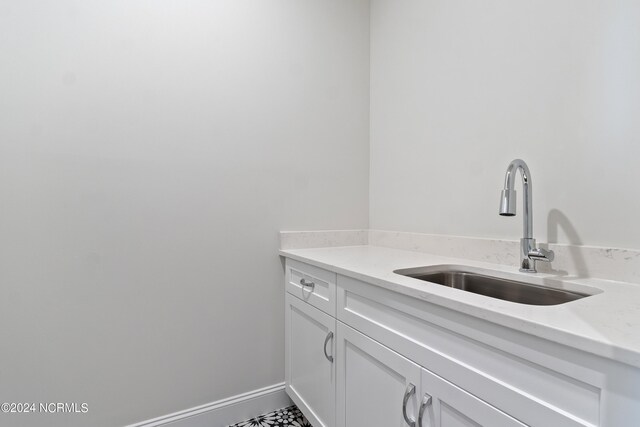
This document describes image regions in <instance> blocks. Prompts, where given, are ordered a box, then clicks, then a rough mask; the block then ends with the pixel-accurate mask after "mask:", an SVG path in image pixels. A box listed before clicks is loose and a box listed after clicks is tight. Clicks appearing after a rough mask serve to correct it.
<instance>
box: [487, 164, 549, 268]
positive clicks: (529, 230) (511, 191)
mask: <svg viewBox="0 0 640 427" xmlns="http://www.w3.org/2000/svg"><path fill="white" fill-rule="evenodd" d="M518 171H520V175H521V176H522V190H523V193H524V194H523V199H522V210H523V211H524V212H523V215H522V236H523V237H522V239H520V271H524V272H528V273H535V272H536V261H552V260H553V251H547V250H544V249H539V248H536V241H535V239H534V238H533V204H532V188H533V186H532V184H531V172H530V171H529V167H528V166H527V164H526V163H525V162H524V160H521V159H515V160H513V161H512V162H511V163H509V167H508V168H507V173H506V174H505V176H504V190H502V194H501V196H500V215H502V216H515V214H516V190H515V188H514V187H515V181H516V174H517V172H518Z"/></svg>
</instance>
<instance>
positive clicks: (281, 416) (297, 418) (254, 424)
mask: <svg viewBox="0 0 640 427" xmlns="http://www.w3.org/2000/svg"><path fill="white" fill-rule="evenodd" d="M229 427H312V426H311V424H309V421H307V419H306V418H305V417H304V415H302V412H300V409H298V407H297V406H295V405H293V406H289V407H287V408H282V409H278V410H277V411H274V412H270V413H268V414H264V415H260V416H257V417H255V418H252V419H250V420H247V421H243V422H241V423H238V424H234V425H232V426H229Z"/></svg>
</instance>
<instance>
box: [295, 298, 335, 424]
mask: <svg viewBox="0 0 640 427" xmlns="http://www.w3.org/2000/svg"><path fill="white" fill-rule="evenodd" d="M285 310H286V311H285V390H286V392H287V394H288V395H289V397H290V398H291V400H293V402H294V403H295V404H296V405H297V406H298V407H299V408H300V410H301V411H302V413H303V414H304V415H305V417H307V419H308V420H309V422H311V423H312V424H313V426H314V427H316V426H318V427H333V426H334V425H335V404H336V401H335V387H336V381H335V380H336V368H335V367H336V361H335V348H336V345H335V343H336V320H335V319H334V318H333V317H331V316H329V315H327V314H326V313H323V312H322V311H320V310H318V309H317V308H315V307H313V306H311V305H309V304H307V303H306V302H304V301H302V300H300V299H298V298H296V297H294V296H293V295H290V294H288V293H286V294H285ZM301 322H306V324H302V323H301ZM314 328H315V329H314ZM329 334H332V337H331V336H329ZM327 338H328V339H327ZM297 350H299V351H300V352H301V353H302V356H304V358H303V359H302V360H300V357H301V356H300V354H298V355H297V356H298V358H297V359H296V354H295V352H296V351H297ZM305 353H306V354H305ZM309 355H310V356H311V357H308V356H309ZM327 356H328V357H331V356H333V362H331V361H330V360H329V359H328V358H327ZM300 368H302V369H306V370H307V372H308V375H306V377H307V378H306V377H305V375H300V372H299V371H298V369H300ZM294 370H295V372H294ZM309 378H316V379H317V378H319V379H320V381H318V383H316V384H314V385H313V386H311V387H310V386H308V385H307V384H304V381H305V380H308V379H309Z"/></svg>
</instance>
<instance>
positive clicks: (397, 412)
mask: <svg viewBox="0 0 640 427" xmlns="http://www.w3.org/2000/svg"><path fill="white" fill-rule="evenodd" d="M336 364H337V389H336V397H337V408H336V426H337V427H407V426H411V424H410V423H407V422H406V421H405V415H406V418H407V419H408V420H410V421H412V420H415V419H416V416H417V394H418V393H419V389H420V371H421V369H420V367H419V366H418V365H416V364H415V363H413V362H411V361H409V360H408V359H405V358H404V357H402V356H400V355H399V354H397V353H395V352H393V351H391V350H389V349H388V348H386V347H384V346H382V345H381V344H379V343H377V342H375V341H373V340H372V339H371V338H368V337H366V336H364V335H362V334H361V333H359V332H357V331H355V330H354V329H352V328H350V327H348V326H346V325H344V324H343V323H341V322H338V349H337V357H336Z"/></svg>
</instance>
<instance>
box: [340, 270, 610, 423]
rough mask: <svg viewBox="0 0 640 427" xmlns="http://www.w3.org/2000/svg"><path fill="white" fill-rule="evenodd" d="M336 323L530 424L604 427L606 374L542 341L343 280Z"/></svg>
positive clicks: (388, 292)
mask: <svg viewBox="0 0 640 427" xmlns="http://www.w3.org/2000/svg"><path fill="white" fill-rule="evenodd" d="M337 318H338V320H340V321H342V322H344V323H346V324H348V325H349V326H351V327H353V328H355V329H357V330H359V331H360V332H362V333H363V334H365V335H367V336H370V337H371V338H373V339H375V340H377V341H379V342H382V343H384V344H385V345H387V346H388V347H390V348H391V349H392V350H394V351H396V352H398V353H400V354H402V355H403V356H405V357H407V358H409V359H410V360H413V361H414V362H415V363H417V364H418V365H421V366H423V367H425V368H427V369H429V370H430V371H432V372H434V373H435V374H436V375H438V376H440V377H442V378H446V379H447V380H448V381H450V382H452V383H453V384H455V385H457V386H458V387H461V388H463V389H465V390H467V391H469V392H470V393H471V394H473V395H475V396H477V397H479V398H480V399H482V400H484V401H486V402H487V403H489V404H490V405H493V406H495V407H497V408H499V409H500V410H502V411H504V412H506V413H507V414H509V415H511V416H513V417H515V418H516V419H518V420H520V421H521V422H524V423H525V424H527V425H531V426H545V427H546V426H551V425H553V426H554V427H561V426H572V427H577V426H583V427H585V426H596V425H599V418H600V401H601V388H602V381H603V378H602V376H601V374H599V373H597V372H594V371H591V370H589V369H588V368H586V367H585V366H584V365H580V364H578V363H574V361H575V360H577V359H579V357H578V356H577V355H575V354H573V353H572V354H568V353H567V354H563V355H562V356H565V357H556V356H553V355H552V354H549V353H545V352H542V351H541V349H544V348H545V347H544V345H545V344H544V342H543V340H540V339H537V338H535V337H528V336H524V334H517V333H516V332H514V331H510V330H508V329H507V328H502V327H500V326H498V325H494V324H490V323H489V322H483V321H482V320H480V319H476V318H473V317H470V316H466V315H464V314H460V313H456V312H453V311H451V310H449V309H446V308H443V307H439V306H437V305H434V304H430V303H428V302H425V301H421V300H418V299H416V298H411V297H407V296H405V295H401V294H397V293H395V292H391V291H389V290H386V289H382V288H379V287H377V286H373V285H369V284H367V283H364V282H360V281H358V280H355V279H351V278H348V277H343V276H338V292H337ZM525 338H526V341H525ZM529 340H531V341H529ZM536 340H537V341H536ZM496 347H497V348H496ZM569 375H571V376H569ZM505 404H506V405H507V406H508V407H503V406H504V405H505ZM541 420H544V423H541Z"/></svg>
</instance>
